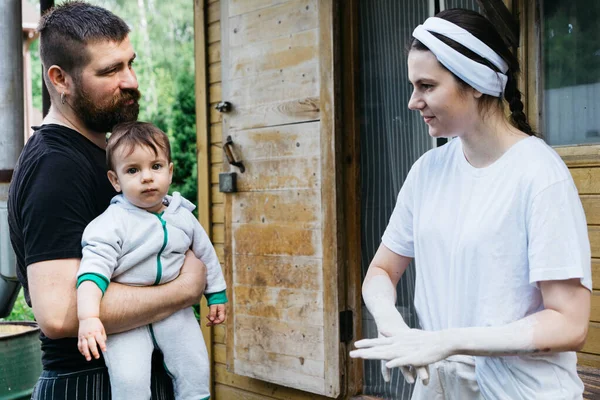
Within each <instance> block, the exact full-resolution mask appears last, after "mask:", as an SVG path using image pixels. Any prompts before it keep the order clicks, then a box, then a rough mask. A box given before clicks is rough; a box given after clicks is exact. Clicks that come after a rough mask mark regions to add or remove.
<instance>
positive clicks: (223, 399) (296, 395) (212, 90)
mask: <svg viewBox="0 0 600 400" xmlns="http://www.w3.org/2000/svg"><path fill="white" fill-rule="evenodd" d="M204 1H206V3H205V6H206V23H207V53H208V57H207V63H208V67H207V68H208V87H209V93H208V99H209V103H210V104H209V115H210V118H209V131H210V132H209V134H210V162H211V166H210V170H211V173H210V182H211V221H212V237H211V239H212V241H213V244H214V245H215V248H216V250H217V255H218V256H219V260H220V261H221V265H222V267H223V268H224V272H225V273H228V271H226V270H225V268H226V266H225V265H224V261H225V256H224V244H225V229H224V228H225V227H224V222H225V213H224V200H225V198H224V195H223V193H220V192H219V187H218V182H219V173H220V172H221V171H222V165H223V150H222V125H221V122H222V120H221V114H220V113H219V112H218V111H217V110H216V109H215V105H216V104H217V103H218V102H219V101H221V100H222V96H221V24H220V18H221V4H220V1H219V0H204ZM254 1H255V2H257V1H260V2H263V3H265V5H272V4H276V3H277V2H278V1H277V0H254ZM237 4H238V5H239V6H243V5H244V2H238V3H237ZM264 95H268V93H265V94H264ZM229 317H230V318H231V315H230V316H229ZM226 336H227V326H226V324H224V325H219V326H217V327H215V328H214V330H213V343H214V345H213V353H212V354H213V365H212V367H213V372H214V379H215V382H214V393H213V397H214V399H216V400H229V399H240V400H257V399H279V400H287V399H289V400H305V399H319V400H325V399H327V398H326V397H322V396H318V395H315V394H310V393H305V392H301V391H299V390H295V389H291V388H288V387H283V386H279V385H276V384H272V383H267V382H264V381H260V380H257V379H252V378H248V377H244V376H241V375H236V374H233V373H231V372H229V371H228V370H227V355H226V340H227V338H226Z"/></svg>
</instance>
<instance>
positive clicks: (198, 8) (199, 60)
mask: <svg viewBox="0 0 600 400" xmlns="http://www.w3.org/2000/svg"><path fill="white" fill-rule="evenodd" d="M217 4H218V3H217ZM210 10H211V7H210V6H209V7H208V11H209V17H208V20H210V19H211V17H210ZM206 11H207V10H206V4H205V3H204V0H194V62H195V65H196V69H195V98H196V159H197V160H198V162H197V176H198V180H197V183H198V220H199V221H200V224H201V225H202V227H203V228H204V229H205V230H206V232H207V233H208V235H211V218H210V217H211V210H210V190H209V187H210V181H209V180H210V175H209V171H210V168H211V167H210V150H209V142H210V140H209V136H210V132H209V126H208V118H207V112H206V110H207V105H208V96H209V94H208V93H207V90H206V89H207V87H208V86H207V82H206V79H207V72H206V66H207V51H206V46H207V42H208V40H207V37H206V34H205V30H204V27H205V21H206V20H207V18H206ZM208 311H209V309H208V304H207V302H206V298H205V297H202V298H201V299H200V315H208ZM200 326H201V329H202V335H203V337H204V341H205V342H206V349H207V352H208V358H209V360H211V362H212V360H213V346H212V345H213V340H212V339H213V333H212V328H211V327H209V326H206V324H201V325H200ZM213 382H214V374H213V373H212V371H211V374H210V386H209V388H210V391H211V392H213V388H214V385H213Z"/></svg>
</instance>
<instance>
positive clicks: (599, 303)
mask: <svg viewBox="0 0 600 400" xmlns="http://www.w3.org/2000/svg"><path fill="white" fill-rule="evenodd" d="M557 151H558V153H559V154H560V155H561V156H562V158H563V159H564V160H565V162H566V163H567V165H568V166H569V170H570V171H571V175H572V176H573V180H574V181H575V185H577V189H578V190H579V195H580V198H581V203H582V204H583V209H584V210H585V216H586V219H587V223H588V234H589V238H590V246H591V250H592V282H593V289H594V290H593V291H592V310H591V315H590V326H589V331H588V338H587V341H586V344H585V346H584V348H583V350H582V351H581V352H580V353H579V355H578V358H579V364H580V365H583V366H589V367H595V368H600V146H598V145H594V146H577V147H564V148H557Z"/></svg>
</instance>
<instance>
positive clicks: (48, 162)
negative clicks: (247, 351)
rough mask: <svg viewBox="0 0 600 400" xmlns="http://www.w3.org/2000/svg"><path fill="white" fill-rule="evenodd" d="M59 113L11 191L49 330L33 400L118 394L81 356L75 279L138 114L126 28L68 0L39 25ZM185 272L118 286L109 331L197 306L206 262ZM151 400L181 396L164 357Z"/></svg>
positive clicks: (157, 365)
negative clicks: (112, 138) (112, 158)
mask: <svg viewBox="0 0 600 400" xmlns="http://www.w3.org/2000/svg"><path fill="white" fill-rule="evenodd" d="M38 31H39V33H40V56H41V59H42V64H43V67H44V81H45V83H46V86H47V87H48V91H49V93H50V98H51V107H50V111H49V113H48V115H47V116H46V117H45V118H44V121H43V124H42V125H41V126H39V127H34V129H35V134H34V135H33V136H32V137H31V138H30V139H29V141H28V142H27V145H26V146H25V148H24V149H23V152H22V153H21V156H20V158H19V161H18V163H17V166H16V168H15V171H14V175H13V179H12V183H11V186H10V189H9V199H8V212H9V225H10V235H11V241H12V245H13V248H14V250H15V253H16V256H17V269H18V276H19V280H20V282H21V284H22V285H23V289H24V292H25V299H26V300H27V303H28V304H29V305H30V306H31V307H32V308H33V313H34V315H35V318H36V320H37V322H38V324H39V326H40V329H41V335H40V340H41V343H42V352H43V354H42V364H43V372H42V376H41V377H40V380H39V381H38V383H37V385H36V387H35V389H34V393H33V397H32V398H33V399H68V400H70V399H110V382H109V377H108V373H107V371H106V367H105V364H104V359H103V358H100V359H98V360H95V359H92V361H89V362H88V361H86V360H85V358H84V357H83V356H82V355H81V354H80V353H79V350H78V349H77V339H76V337H77V329H78V319H77V310H76V304H77V302H76V279H75V277H76V274H77V269H78V267H79V262H80V259H81V236H82V233H83V230H84V229H85V227H86V225H87V224H88V223H89V222H90V221H91V220H93V219H94V218H95V217H97V216H98V215H100V214H101V213H102V212H103V211H104V210H105V209H106V207H108V205H109V202H110V199H111V198H112V197H113V196H114V195H115V194H116V192H115V191H114V189H113V188H112V186H111V184H110V182H109V180H108V178H107V167H106V161H105V160H106V154H105V150H104V149H105V147H106V133H107V132H110V130H111V129H112V128H113V126H115V125H116V124H117V123H119V122H125V121H134V120H136V119H137V116H138V112H139V104H138V100H139V99H140V92H139V91H138V82H137V78H136V76H135V72H134V70H133V62H134V59H135V52H134V50H133V47H132V45H131V43H130V41H129V28H128V26H127V24H126V23H125V22H124V21H123V20H122V19H121V18H119V17H117V16H116V15H114V14H112V13H111V12H109V11H108V10H105V9H103V8H100V7H96V6H92V5H90V4H87V3H85V2H80V1H75V2H66V3H64V4H63V5H61V6H57V7H55V8H53V9H51V10H49V11H48V12H47V13H45V14H44V15H43V16H42V18H41V20H40V23H39V26H38ZM188 253H189V255H188V256H187V257H186V261H185V264H184V266H183V268H182V270H181V274H180V276H179V277H178V278H177V279H175V280H174V281H172V282H170V283H167V284H164V285H159V286H153V287H131V286H124V285H120V284H118V283H111V285H110V286H109V288H108V290H107V292H106V294H105V296H104V298H103V300H102V305H101V315H100V317H101V318H102V321H103V322H104V324H105V327H106V330H107V333H116V332H122V331H126V330H130V329H133V328H137V327H139V326H142V325H147V324H151V323H153V322H157V321H159V320H162V319H164V318H165V317H167V316H169V315H171V314H172V313H174V312H176V311H178V310H180V309H183V308H186V307H189V306H191V305H193V304H195V303H197V302H198V299H199V298H200V296H201V295H202V292H203V290H204V287H205V285H206V270H205V267H204V265H203V264H202V263H201V262H200V261H199V260H197V259H196V258H195V257H194V256H193V255H192V254H191V253H190V252H188ZM152 398H153V399H171V398H173V389H172V385H171V381H170V379H169V377H168V375H167V374H166V373H165V371H164V368H163V366H162V362H161V357H160V355H158V356H157V357H154V361H153V382H152Z"/></svg>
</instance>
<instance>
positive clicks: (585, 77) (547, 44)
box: [538, 0, 600, 145]
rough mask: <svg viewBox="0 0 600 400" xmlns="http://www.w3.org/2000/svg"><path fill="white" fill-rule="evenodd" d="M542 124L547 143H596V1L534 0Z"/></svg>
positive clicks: (599, 77) (599, 61)
mask: <svg viewBox="0 0 600 400" xmlns="http://www.w3.org/2000/svg"><path fill="white" fill-rule="evenodd" d="M538 5H539V9H540V16H541V29H542V31H541V58H542V62H541V67H542V71H541V72H542V97H543V99H542V101H543V103H542V107H543V108H542V110H543V114H542V126H541V133H542V134H543V136H544V137H545V139H546V141H547V142H548V143H549V144H551V145H578V144H591V143H600V35H599V34H598V22H599V21H600V2H599V1H597V0H539V3H538Z"/></svg>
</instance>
